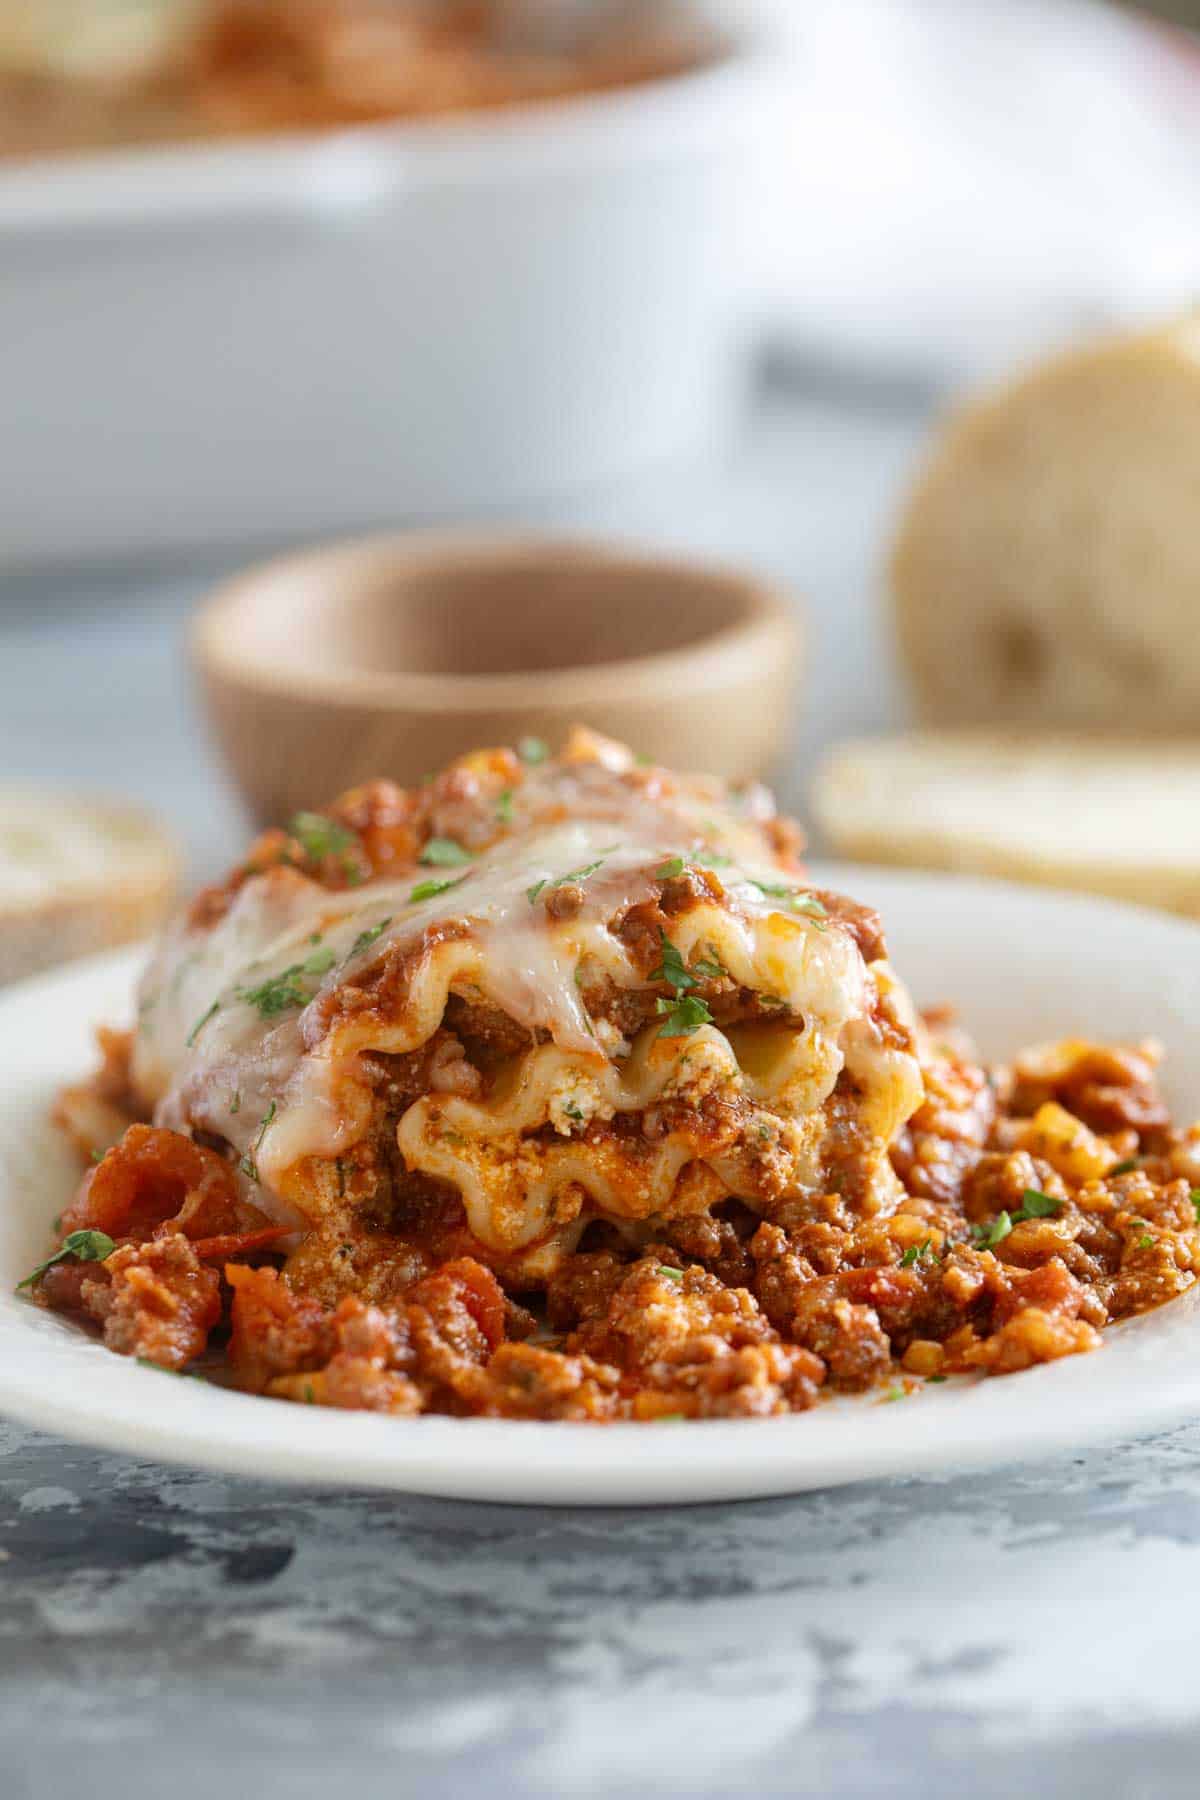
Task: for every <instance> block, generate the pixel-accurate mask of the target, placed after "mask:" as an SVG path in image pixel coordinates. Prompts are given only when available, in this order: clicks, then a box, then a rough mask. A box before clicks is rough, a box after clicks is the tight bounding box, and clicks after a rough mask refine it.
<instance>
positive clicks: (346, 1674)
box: [0, 391, 1200, 1800]
mask: <svg viewBox="0 0 1200 1800" xmlns="http://www.w3.org/2000/svg"><path fill="white" fill-rule="evenodd" d="M922 428H923V420H922V418H921V417H920V416H919V414H917V413H915V412H913V411H908V410H904V409H902V408H894V409H893V408H890V407H889V406H888V405H886V404H879V403H877V404H876V405H875V406H874V407H873V408H871V407H865V406H863V405H861V404H859V405H858V406H857V407H852V406H849V405H846V404H841V403H838V401H837V400H836V398H835V397H833V396H831V395H824V396H821V395H817V394H814V393H812V392H809V393H803V392H793V393H791V394H787V393H784V392H782V391H776V392H775V394H774V397H773V398H772V399H770V400H769V401H768V402H766V403H764V404H763V405H762V406H760V407H759V408H758V409H757V410H756V411H755V412H754V413H753V415H752V416H751V417H749V418H748V419H747V422H746V428H745V431H744V434H743V436H742V439H741V441H740V442H739V443H738V444H737V445H736V446H734V447H732V448H731V450H730V452H729V455H728V458H727V460H726V461H725V462H724V463H723V464H722V465H721V466H708V467H704V468H698V469H690V470H677V471H667V472H663V473H661V474H659V475H656V476H655V477H654V478H653V479H650V478H646V479H644V480H643V481H640V482H639V483H637V484H636V485H634V486H633V487H631V488H630V489H628V490H625V491H622V492H615V493H611V494H603V495H596V496H592V497H590V498H588V499H587V500H585V501H580V502H578V503H577V504H576V505H575V506H573V507H571V508H561V507H560V508H556V509H554V511H553V512H548V513H546V514H545V515H544V516H545V517H546V518H547V519H548V520H549V521H550V522H553V523H556V524H572V523H578V524H581V525H584V526H586V527H588V528H589V529H598V528H599V529H605V530H614V531H619V532H621V533H623V534H625V535H629V536H638V537H643V538H648V539H651V540H653V541H657V542H660V543H664V544H670V545H678V546H691V547H695V548H699V549H702V550H708V551H713V552H718V553H720V554H722V555H724V556H727V557H733V558H737V559H738V560H741V561H744V562H746V563H749V564H752V565H754V566H756V567H758V568H760V569H762V570H764V571H765V572H767V573H769V574H772V575H774V576H775V577H776V578H777V579H778V580H780V581H781V582H783V583H784V584H786V585H787V586H788V587H789V588H791V589H792V590H793V591H795V592H796V593H797V594H798V595H801V594H802V595H803V596H804V602H803V603H804V610H805V615H806V617H807V619H808V621H809V626H810V632H811V648H810V669H809V677H808V683H807V687H806V695H807V698H806V700H805V703H804V706H803V709H802V711H801V712H800V714H799V715H798V723H797V733H796V743H795V746H794V749H793V754H792V756H791V758H790V760H789V762H788V765H787V767H786V768H785V769H784V770H783V772H782V780H781V783H780V785H781V787H782V790H783V792H784V795H785V797H786V798H788V799H789V800H791V801H794V802H799V801H800V800H801V799H802V796H803V792H804V788H805V784H806V781H807V778H808V775H809V773H810V771H811V766H812V760H813V756H814V753H815V751H816V750H817V749H818V748H819V746H820V745H821V744H822V743H824V742H826V741H828V740H829V739H830V738H831V737H833V736H835V735H837V734H839V733H844V732H846V731H849V730H857V729H864V728H870V727H872V726H876V725H884V724H888V723H892V722H895V721H896V720H897V719H899V718H900V717H902V714H903V702H902V698H901V695H900V693H899V690H898V687H897V684H896V682H895V680H894V679H893V675H892V672H891V666H890V658H889V655H888V651H887V647H886V638H885V636H884V634H883V632H882V630H881V628H880V623H879V620H878V618H877V617H876V598H875V596H876V581H875V569H876V566H877V563H878V559H879V555H880V549H881V545H882V543H883V539H884V532H885V527H886V521H887V519H888V517H889V515H890V512H891V509H892V507H893V505H894V503H895V497H896V494H897V491H898V488H899V485H900V483H901V482H902V480H903V479H904V477H905V475H906V473H907V471H908V470H909V468H910V465H911V460H912V456H913V453H914V449H915V446H916V445H917V443H918V440H919V437H920V434H921V431H922ZM237 560H239V559H238V558H237V557H236V556H234V555H230V556H227V557H212V558H210V559H207V560H206V561H205V562H204V563H203V564H201V563H199V562H196V561H192V562H190V563H189V564H188V566H187V567H186V568H176V569H163V570H158V571H154V572H146V571H140V572H137V573H131V572H117V571H111V570H110V571H107V572H103V573H100V572H95V571H85V572H79V571H76V572H73V573H64V574H60V575H57V576H55V575H51V574H48V573H42V574H40V575H38V576H36V577H34V576H28V577H22V578H17V577H15V576H12V577H9V578H8V579H7V580H4V581H0V643H2V646H3V656H0V767H3V769H4V772H5V774H6V775H8V776H10V777H13V776H30V777H36V778H39V779H46V778H50V779H61V780H63V781H67V782H70V783H71V784H73V785H79V784H81V783H84V784H90V785H92V786H96V787H101V788H105V787H107V788H111V789H115V790H118V791H121V792H127V793H128V792H132V793H136V794H140V795H141V796H142V797H144V798H145V799H146V800H148V801H150V802H151V803H153V804H156V805H157V806H159V807H160V808H162V809H163V810H165V811H167V812H169V813H171V815H172V816H173V817H174V818H175V819H176V820H177V822H178V824H179V826H180V829H181V830H182V832H183V833H184V834H185V836H186V839H187V843H188V848H189V851H190V854H191V861H192V866H193V871H194V873H196V874H207V873H210V872H212V871H214V870H215V869H217V868H218V867H219V866H220V865H221V864H222V863H223V862H224V861H225V860H226V859H227V858H228V857H230V856H231V854H232V853H233V852H234V850H235V848H236V846H237V844H238V842H239V837H240V833H241V829H242V826H241V821H240V819H239V815H238V810H237V807H236V804H235V802H234V800H233V797H232V795H231V794H230V792H229V790H228V788H227V787H226V786H225V785H224V784H223V783H222V781H221V778H220V776H219V773H218V771H217V770H216V768H215V766H214V763H213V761H212V758H211V754H210V752H209V750H208V747H207V745H206V743H205V740H204V735H203V730H202V727H201V724H200V721H199V720H198V718H197V717H196V715H195V712H194V710H193V706H192V701H191V697H190V694H189V692H188V687H187V682H186V679H185V675H184V671H183V665H182V658H181V654H180V651H181V642H182V633H183V627H184V622H185V620H186V616H187V613H188V610H189V609H190V607H191V606H192V604H193V603H194V601H195V598H196V596H197V595H198V594H199V593H200V592H202V591H203V589H204V588H205V587H206V586H207V585H208V584H209V583H210V582H211V581H212V580H213V579H215V578H216V577H217V576H218V575H219V574H220V573H221V572H222V571H223V569H225V568H227V567H229V566H231V565H232V564H233V563H234V562H236V561H237ZM747 1429H751V1430H756V1429H769V1426H766V1427H760V1426H748V1427H747ZM1193 1577H1195V1578H1196V1579H1197V1583H1198V1591H1200V1426H1198V1427H1194V1428H1188V1429H1186V1430H1183V1431H1179V1432H1176V1433H1174V1434H1172V1435H1170V1436H1168V1437H1164V1438H1160V1439H1158V1440H1156V1441H1153V1442H1150V1443H1147V1444H1143V1445H1140V1446H1131V1445H1116V1446H1114V1447H1112V1448H1111V1449H1110V1450H1107V1451H1104V1452H1102V1453H1096V1454H1092V1455H1090V1456H1088V1457H1086V1458H1078V1457H1077V1458H1071V1459H1068V1460H1064V1461H1061V1462H1059V1463H1057V1464H1052V1465H1047V1466H1044V1467H1042V1468H1038V1469H1017V1470H1008V1471H1000V1472H996V1473H993V1474H990V1475H974V1476H971V1477H969V1478H960V1479H947V1480H944V1481H938V1482H933V1481H922V1482H915V1481H914V1482H905V1481H894V1482H888V1483H883V1484H879V1485H875V1486H862V1487H858V1488H853V1489H849V1490H843V1491H841V1492H834V1493H828V1494H812V1495H807V1496H804V1497H800V1498H797V1499H794V1500H777V1501H770V1502H763V1503H760V1504H753V1505H745V1504H743V1505H737V1506H705V1507H697V1508H693V1509H686V1508H674V1509H663V1510H660V1511H613V1510H603V1511H596V1512H574V1513H572V1512H566V1511H554V1510H529V1509H519V1508H502V1507H487V1506H478V1505H467V1504H461V1503H440V1502H436V1501H430V1500H404V1499H394V1498H388V1497H380V1496H377V1495H376V1496H370V1495H361V1494H354V1493H348V1494H347V1493H333V1494H318V1493H313V1492H308V1491H303V1490H289V1489H285V1488H280V1487H274V1486H264V1485H257V1484H250V1483H246V1482H236V1481H225V1480H220V1479H215V1478H213V1477H211V1476H207V1475H198V1474H189V1473H186V1472H180V1471H175V1470H166V1469H163V1468H160V1467H155V1466H151V1465H148V1464H142V1463H138V1462H134V1461H131V1460H129V1459H126V1458H122V1457H116V1456H107V1455H102V1454H99V1453H97V1452H95V1451H91V1450H84V1449H79V1448H75V1447H72V1446H70V1445H67V1444H63V1443H61V1442H57V1441H55V1440H52V1439H48V1438H45V1437H40V1436H38V1435H36V1434H33V1433H30V1432H27V1431H24V1430H18V1429H16V1428H10V1427H4V1426H0V1751H2V1761H0V1767H2V1769H3V1774H2V1775H0V1795H2V1796H3V1800H57V1797H58V1796H59V1795H62V1794H65V1793H70V1792H73V1791H75V1790H76V1789H77V1788H79V1787H80V1786H82V1788H83V1791H85V1792H86V1793H88V1794H89V1795H93V1796H96V1797H97V1800H117V1797H118V1796H120V1800H159V1797H160V1796H165V1795H170V1796H171V1800H202V1797H203V1800H208V1795H209V1794H210V1793H211V1792H212V1790H213V1787H214V1784H215V1783H219V1784H220V1789H221V1791H222V1792H224V1793H228V1794H230V1795H235V1796H241V1795H248V1794H254V1795H256V1796H261V1800H284V1797H286V1800H309V1797H310V1796H311V1797H312V1800H317V1797H318V1796H320V1797H321V1800H324V1796H326V1795H327V1794H328V1793H329V1791H330V1789H331V1787H336V1789H337V1790H338V1791H340V1792H343V1793H347V1794H351V1793H353V1794H361V1795H365V1796H370V1797H372V1800H373V1797H374V1796H376V1795H380V1796H382V1795H388V1796H394V1795H397V1794H399V1795H407V1794H413V1795H421V1796H428V1797H429V1800H440V1797H442V1796H446V1797H447V1800H451V1797H453V1800H457V1797H458V1796H462V1795H468V1794H472V1793H484V1794H489V1795H496V1796H498V1797H501V1800H509V1797H511V1800H523V1797H525V1796H529V1797H530V1800H533V1797H535V1796H536V1797H539V1800H540V1797H542V1796H545V1797H546V1800H552V1797H562V1800H574V1797H576V1796H578V1797H579V1800H592V1797H597V1800H599V1797H607V1796H626V1795H629V1796H637V1797H638V1800H642V1797H643V1796H645V1795H646V1794H647V1793H654V1792H657V1793H662V1794H667V1795H680V1796H686V1797H688V1800H709V1797H712V1800H717V1797H721V1800H725V1797H732V1796H742V1795H746V1796H752V1795H780V1796H782V1795H794V1796H812V1797H814V1800H858V1797H860V1796H863V1797H874V1796H887V1797H893V1796H894V1797H896V1800H941V1796H946V1797H947V1800H949V1796H955V1797H956V1800H957V1797H958V1796H960V1795H961V1794H963V1793H964V1792H969V1793H970V1794H971V1795H972V1796H973V1800H1009V1796H1011V1795H1014V1794H1017V1793H1020V1792H1022V1791H1028V1792H1031V1793H1035V1794H1037V1795H1038V1796H1039V1797H1041V1800H1055V1797H1058V1796H1061V1797H1062V1800H1073V1797H1074V1796H1077V1795H1083V1794H1087V1795H1090V1796H1102V1797H1104V1800H1108V1797H1118V1796H1119V1797H1121V1800H1160V1797H1161V1800H1173V1797H1174V1796H1179V1797H1180V1800H1183V1797H1184V1796H1187V1797H1188V1800H1193V1797H1194V1796H1195V1795H1196V1793H1197V1792H1198V1791H1200V1776H1197V1774H1196V1769H1195V1764H1196V1760H1197V1754H1198V1752H1200V1678H1198V1677H1197V1656H1196V1652H1197V1649H1198V1648H1200V1624H1198V1623H1197V1607H1196V1604H1195V1600H1194V1597H1193V1593H1192V1587H1191V1583H1192V1579H1193Z"/></svg>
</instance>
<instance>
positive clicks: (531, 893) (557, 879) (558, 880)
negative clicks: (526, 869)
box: [525, 844, 621, 906]
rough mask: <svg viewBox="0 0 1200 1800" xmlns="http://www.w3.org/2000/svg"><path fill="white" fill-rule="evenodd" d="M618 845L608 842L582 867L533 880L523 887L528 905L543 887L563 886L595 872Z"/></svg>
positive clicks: (585, 878)
mask: <svg viewBox="0 0 1200 1800" xmlns="http://www.w3.org/2000/svg"><path fill="white" fill-rule="evenodd" d="M620 847H621V846H620V845H619V844H609V845H608V847H607V848H606V849H604V850H602V851H601V852H600V854H599V856H598V857H597V858H596V860H595V862H590V863H585V864H584V866H583V868H582V869H568V870H567V873H566V874H565V875H543V877H542V879H541V880H540V881H535V882H534V884H533V886H532V887H527V888H526V889H525V898H526V899H527V900H528V902H529V904H530V906H533V905H535V904H536V902H537V897H538V895H539V894H540V893H541V891H542V889H543V888H556V887H565V886H566V884H567V882H568V881H586V880H587V878H588V876H589V875H594V874H595V873H596V870H597V869H598V868H599V867H600V865H601V863H602V862H603V861H604V859H605V857H606V856H611V855H612V853H613V851H614V850H619V849H620Z"/></svg>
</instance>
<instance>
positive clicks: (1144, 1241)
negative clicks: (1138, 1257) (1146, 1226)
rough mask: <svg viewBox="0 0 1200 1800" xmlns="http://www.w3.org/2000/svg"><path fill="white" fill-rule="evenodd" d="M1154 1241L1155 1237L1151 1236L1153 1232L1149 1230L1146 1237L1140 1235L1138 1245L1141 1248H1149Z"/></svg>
mask: <svg viewBox="0 0 1200 1800" xmlns="http://www.w3.org/2000/svg"><path fill="white" fill-rule="evenodd" d="M1153 1243H1154V1239H1153V1237H1152V1236H1151V1234H1150V1233H1149V1232H1146V1234H1145V1236H1144V1237H1140V1238H1139V1239H1138V1241H1137V1247H1138V1249H1139V1250H1149V1249H1150V1248H1151V1247H1152V1245H1153Z"/></svg>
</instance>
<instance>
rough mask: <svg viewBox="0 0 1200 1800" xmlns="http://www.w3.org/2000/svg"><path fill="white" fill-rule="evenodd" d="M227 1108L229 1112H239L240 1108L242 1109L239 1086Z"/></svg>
mask: <svg viewBox="0 0 1200 1800" xmlns="http://www.w3.org/2000/svg"><path fill="white" fill-rule="evenodd" d="M229 1110H230V1112H231V1113H240V1112H241V1110H242V1094H241V1089H240V1088H239V1089H238V1090H237V1092H236V1093H235V1094H234V1096H233V1099H232V1100H231V1101H230V1102H229Z"/></svg>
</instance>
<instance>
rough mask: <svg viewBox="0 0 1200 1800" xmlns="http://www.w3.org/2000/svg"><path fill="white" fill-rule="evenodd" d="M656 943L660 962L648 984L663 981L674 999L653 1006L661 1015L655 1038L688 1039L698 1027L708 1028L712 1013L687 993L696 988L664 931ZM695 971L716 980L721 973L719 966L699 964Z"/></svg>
mask: <svg viewBox="0 0 1200 1800" xmlns="http://www.w3.org/2000/svg"><path fill="white" fill-rule="evenodd" d="M658 936H659V941H660V943H661V944H662V961H661V962H660V963H659V965H658V967H657V969H652V970H651V972H650V980H651V981H665V982H666V983H667V984H668V986H669V987H671V988H673V989H674V991H675V998H674V1000H661V999H660V1000H657V1001H656V1002H655V1006H656V1008H657V1010H658V1012H659V1013H660V1014H662V1015H664V1019H663V1023H662V1025H660V1026H659V1030H658V1035H659V1037H689V1036H690V1035H691V1033H692V1032H693V1031H695V1030H696V1028H697V1026H699V1025H711V1024H712V1013H711V1012H710V1011H709V1009H708V1006H707V1005H706V1003H705V1002H704V1001H703V1000H701V999H700V997H699V996H698V995H696V994H690V993H688V989H689V988H694V987H695V986H696V977H695V975H693V974H691V973H690V971H689V970H688V969H687V968H686V967H685V966H684V961H683V957H682V956H681V955H680V953H679V950H678V948H677V947H676V946H675V945H674V944H673V943H672V942H671V940H670V938H669V937H668V936H667V934H666V932H665V931H663V930H661V929H660V930H659V934H658ZM696 968H697V970H698V972H699V973H700V974H701V975H707V976H709V977H710V978H712V979H714V980H716V979H719V978H720V977H721V976H722V975H724V973H725V971H724V969H723V968H722V967H721V965H720V963H712V962H700V963H697V964H696Z"/></svg>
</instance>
